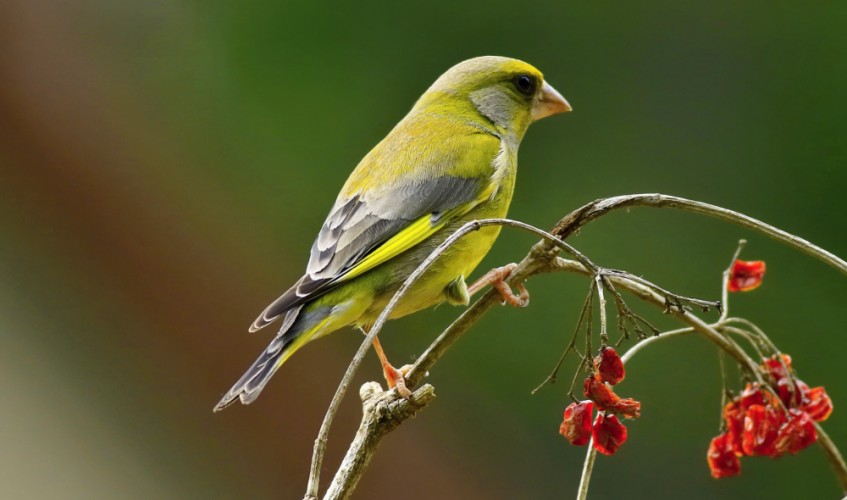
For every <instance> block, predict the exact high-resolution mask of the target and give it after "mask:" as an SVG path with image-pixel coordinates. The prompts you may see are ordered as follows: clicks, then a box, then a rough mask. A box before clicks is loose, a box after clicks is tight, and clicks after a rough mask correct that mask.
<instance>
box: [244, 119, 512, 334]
mask: <svg viewBox="0 0 847 500" xmlns="http://www.w3.org/2000/svg"><path fill="white" fill-rule="evenodd" d="M472 137H473V139H471V140H466V141H461V142H463V143H467V145H465V146H463V147H460V148H461V149H465V148H471V149H469V150H468V151H462V152H459V153H458V155H456V154H454V155H451V156H452V157H454V159H459V160H460V161H473V162H484V163H483V165H484V168H479V167H477V168H476V169H473V168H467V167H468V166H467V165H450V166H449V167H448V166H442V165H437V164H420V165H416V166H414V167H413V168H409V167H407V168H404V169H403V170H405V171H406V172H409V173H413V174H412V175H401V176H399V178H398V179H397V180H396V181H395V182H393V183H388V184H383V185H379V186H372V185H371V186H368V189H356V185H357V182H356V181H357V174H358V177H364V176H365V175H367V176H369V177H368V178H370V179H375V178H379V177H380V174H381V170H383V169H384V168H386V167H385V164H384V163H383V162H379V164H372V165H367V164H365V163H366V161H367V160H368V157H366V158H365V160H363V164H360V165H359V167H357V169H356V171H354V173H353V174H352V175H351V178H350V179H349V180H348V182H347V184H346V185H345V188H344V190H342V193H341V195H339V197H338V200H337V201H336V203H335V205H334V206H333V208H332V210H331V211H330V213H329V216H328V217H327V219H326V221H325V222H324V224H323V227H322V228H321V230H320V232H319V233H318V237H317V238H316V239H315V242H314V244H313V245H312V251H311V257H310V259H309V264H308V266H307V268H306V274H305V275H303V277H302V278H300V279H299V280H298V281H297V283H295V284H294V286H292V287H291V288H290V289H289V290H288V291H286V292H285V293H284V294H283V295H282V296H281V297H279V298H278V299H277V300H275V301H274V302H273V303H272V304H270V305H269V306H268V307H267V308H266V309H265V310H264V312H262V314H261V315H260V316H259V317H258V318H257V319H256V321H255V322H254V323H253V325H252V326H251V327H250V331H256V330H258V329H260V328H263V327H264V326H266V325H268V324H269V323H271V322H273V321H274V320H275V319H277V318H278V317H280V316H281V315H283V314H284V313H285V312H286V311H288V310H289V309H291V308H293V307H296V306H298V305H301V304H303V303H305V302H307V301H309V300H312V299H314V298H316V297H318V296H320V295H322V294H324V293H326V292H327V291H329V290H331V289H332V288H334V287H335V286H336V285H338V284H340V283H343V282H344V281H347V280H349V279H352V278H355V277H356V276H359V275H361V274H363V273H365V272H367V271H369V270H371V269H373V268H375V267H376V266H378V265H380V264H382V263H384V262H386V261H388V260H390V259H392V258H393V257H396V256H397V255H400V254H401V253H403V252H405V251H406V250H408V249H410V248H412V247H414V246H415V245H417V244H419V243H421V242H422V241H424V240H425V239H427V238H428V237H430V236H431V235H432V234H434V233H435V232H436V231H438V230H439V229H441V228H443V227H444V226H445V225H446V224H447V223H449V222H450V221H452V220H455V219H456V218H457V217H460V216H461V215H464V214H465V213H467V212H468V211H470V210H471V209H472V208H473V207H475V206H476V205H477V204H479V203H480V202H482V201H484V200H486V199H488V198H490V197H491V195H492V193H493V191H494V189H496V186H495V185H493V183H492V182H491V180H490V177H491V173H492V170H491V167H490V165H491V162H492V161H493V159H494V157H495V156H496V155H497V153H498V151H499V147H500V146H499V140H498V139H497V138H495V137H493V136H490V135H487V134H475V135H474V136H472ZM454 152H455V151H454ZM369 156H371V155H369ZM386 156H387V157H388V158H387V159H389V160H391V159H394V158H391V157H392V156H393V155H391V154H388V155H386ZM384 159H385V158H384ZM426 160H427V159H426V158H424V159H422V161H423V162H426ZM440 163H444V162H443V158H441V162H440ZM448 163H449V162H448ZM474 170H476V172H477V173H478V174H481V175H468V174H471V173H472V172H473V171H474ZM365 185H367V184H365Z"/></svg>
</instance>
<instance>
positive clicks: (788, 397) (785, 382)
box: [776, 377, 809, 407]
mask: <svg viewBox="0 0 847 500" xmlns="http://www.w3.org/2000/svg"><path fill="white" fill-rule="evenodd" d="M808 391H809V386H808V385H806V383H805V382H803V381H802V380H800V379H796V380H795V379H793V378H792V377H783V378H781V379H779V381H777V383H776V393H777V394H779V399H781V400H782V404H784V405H785V406H788V407H795V406H800V405H801V404H802V403H803V399H804V397H805V396H804V395H805V394H806V393H807V392H808Z"/></svg>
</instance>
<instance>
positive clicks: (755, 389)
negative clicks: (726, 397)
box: [738, 383, 766, 409]
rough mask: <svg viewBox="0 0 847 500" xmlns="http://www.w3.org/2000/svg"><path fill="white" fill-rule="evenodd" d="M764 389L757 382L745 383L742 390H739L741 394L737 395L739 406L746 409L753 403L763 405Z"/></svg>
mask: <svg viewBox="0 0 847 500" xmlns="http://www.w3.org/2000/svg"><path fill="white" fill-rule="evenodd" d="M765 395H766V393H765V391H763V390H762V388H761V387H760V386H759V384H757V383H752V384H747V386H746V387H744V390H743V391H741V395H740V396H739V397H738V401H739V403H740V405H741V408H743V409H747V408H750V407H751V406H753V405H762V406H764V405H765V397H766V396H765Z"/></svg>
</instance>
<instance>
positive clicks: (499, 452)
mask: <svg viewBox="0 0 847 500" xmlns="http://www.w3.org/2000/svg"><path fill="white" fill-rule="evenodd" d="M845 23H847V5H845V4H844V3H843V2H835V1H821V2H813V3H802V2H783V1H777V2H764V1H748V2H740V3H739V2H732V1H728V0H720V1H717V2H705V1H702V2H672V1H667V0H648V1H641V2H629V3H621V2H606V1H600V2H541V3H538V2H536V3H529V4H526V3H524V4H521V3H518V2H507V1H502V0H490V1H487V2H474V3H471V2H465V3H463V2H450V1H440V0H439V1H433V2H426V3H414V2H393V3H385V4H382V3H379V2H368V1H364V2H354V3H350V2H348V3H345V4H338V5H330V4H326V3H320V2H312V3H307V2H300V3H294V2H286V1H270V0H257V1H253V2H223V1H220V0H211V1H204V2H200V1H196V0H169V1H164V0H152V1H148V2H113V1H106V0H85V1H83V2H72V3H69V2H58V1H50V0H47V1H44V2H31V1H27V0H9V1H6V2H4V3H3V4H2V5H0V42H1V43H0V45H2V47H3V50H2V53H0V336H2V340H3V347H2V349H0V367H2V368H0V374H2V376H0V394H2V395H3V401H4V403H3V412H2V416H0V439H2V442H3V446H2V451H0V483H2V484H3V485H4V486H3V487H4V491H5V492H6V493H9V494H10V497H15V498H56V497H63V498H92V497H99V498H201V497H210V498H272V497H273V498H298V497H299V496H300V495H302V492H303V491H304V487H305V480H306V476H307V473H308V465H309V457H310V453H311V446H312V440H313V439H314V436H315V434H316V432H317V430H318V426H319V423H320V418H321V417H322V415H323V412H324V410H325V408H326V405H327V404H328V402H329V399H330V397H331V394H332V393H333V391H334V390H335V387H336V383H337V380H338V379H339V378H340V376H341V374H342V372H343V370H344V369H345V367H346V365H347V361H348V360H349V358H350V357H351V356H352V353H353V352H354V350H355V348H356V346H357V345H358V343H359V341H360V336H359V335H358V334H357V333H354V332H352V331H350V332H345V333H339V334H336V335H334V336H331V337H329V338H327V339H325V340H322V341H320V342H317V343H315V344H312V345H310V346H309V347H308V348H306V349H304V350H303V351H301V353H298V355H297V356H295V357H294V358H293V359H292V360H291V361H290V362H289V363H288V364H286V366H285V367H284V369H282V370H281V372H280V373H279V374H278V375H277V376H276V377H275V379H274V380H273V382H272V383H271V384H270V386H269V388H268V389H267V391H266V392H265V393H264V394H263V395H262V397H261V398H260V400H259V401H258V402H257V403H256V404H254V405H252V406H250V407H236V408H234V409H230V410H228V411H226V412H224V413H223V414H218V415H213V414H212V413H211V408H212V405H213V404H214V403H215V402H216V401H217V400H218V398H219V396H220V395H221V393H222V392H223V391H224V390H225V389H227V388H228V387H229V385H230V384H231V383H232V382H233V380H234V379H235V378H236V377H237V376H239V375H240V374H241V372H242V371H243V369H245V368H246V367H247V366H248V365H249V363H250V362H252V360H253V359H254V357H255V356H256V355H257V354H258V353H259V351H260V350H261V349H262V348H263V347H264V346H265V343H266V342H267V340H268V338H267V334H266V333H265V332H262V333H259V334H256V335H248V334H247V331H246V328H247V326H248V325H249V323H250V322H251V321H252V320H253V318H254V317H255V315H256V314H257V313H258V312H259V311H260V310H261V309H262V308H263V307H264V306H265V304H266V303H267V302H268V301H269V300H271V299H273V298H275V297H276V295H277V294H278V293H279V292H281V291H282V290H284V288H285V287H287V286H288V285H289V284H290V283H291V282H292V281H293V280H295V279H296V278H297V277H298V276H299V275H300V273H301V271H302V269H303V267H304V265H305V261H306V258H307V252H308V249H309V246H310V244H311V239H312V238H313V236H314V235H315V234H316V231H317V229H318V227H319V225H320V223H321V221H322V220H323V218H324V216H325V214H326V211H327V210H328V208H329V206H330V204H331V202H332V200H333V199H334V197H335V195H336V192H337V190H338V189H339V188H340V186H341V184H342V183H343V181H344V179H345V178H346V176H347V174H348V172H349V171H350V170H351V169H352V168H353V166H354V165H355V164H356V162H357V161H358V160H359V158H361V157H362V156H363V155H364V154H365V153H366V152H367V151H368V149H369V148H370V147H371V146H372V145H373V144H375V143H376V142H377V141H378V140H379V139H380V138H381V137H382V136H383V135H384V134H385V133H386V132H387V131H388V130H389V129H390V127H391V126H393V124H394V123H395V122H396V121H398V120H399V119H400V118H401V117H402V116H403V114H404V113H405V112H406V110H407V109H408V108H409V107H410V106H411V105H412V103H413V101H414V99H416V98H417V96H418V95H419V94H420V93H421V92H422V91H423V90H424V89H425V88H426V87H427V86H428V85H429V84H430V83H431V82H432V81H433V80H434V79H435V78H436V77H437V76H438V75H439V74H440V73H441V72H442V71H444V70H445V69H446V68H448V67H449V66H451V65H452V64H454V63H456V62H458V61H460V60H462V59H465V58H468V57H472V56H477V55H483V54H497V55H508V56H513V57H518V58H522V59H525V60H526V61H528V62H531V63H532V64H534V65H536V66H537V67H539V68H540V69H541V70H542V71H543V72H544V73H545V75H546V77H547V78H548V80H549V81H550V82H551V83H552V84H553V85H554V86H555V87H556V88H557V89H559V90H560V91H561V92H562V93H563V94H564V95H565V96H566V97H567V98H568V99H569V101H570V102H571V104H572V105H573V106H574V109H575V111H574V112H573V113H570V114H568V115H564V116H561V117H555V118H553V119H550V120H545V121H544V122H541V123H539V124H537V125H535V126H534V127H533V128H532V129H531V130H530V132H529V134H528V135H527V138H526V140H525V141H524V144H523V146H522V151H521V158H520V173H519V178H518V186H517V193H516V195H515V199H514V203H513V209H512V211H511V215H512V216H513V217H515V218H518V219H521V220H524V221H527V222H529V223H532V224H535V225H538V226H541V227H550V226H552V225H553V223H554V222H555V221H556V220H557V219H558V218H559V217H560V216H562V215H564V214H565V213H567V212H568V211H569V210H570V209H572V208H575V207H576V206H578V205H581V204H582V203H584V202H586V201H589V200H592V199H594V198H598V197H602V196H609V195H614V194H623V193H634V192H664V193H668V194H676V195H680V196H685V197H689V198H694V199H699V200H702V201H707V202H711V203H715V204H719V205H723V206H726V207H728V208H732V209H735V210H739V211H742V212H745V213H747V214H749V215H752V216H754V217H758V218H760V219H763V220H765V221H767V222H770V223H772V224H774V225H777V226H779V227H781V228H783V229H786V230H788V231H792V232H794V233H796V234H799V235H800V236H803V237H805V238H807V239H809V240H811V241H813V242H815V243H817V244H819V245H821V246H823V247H825V248H827V249H829V250H831V251H833V252H835V253H836V254H839V255H841V256H845V255H847V237H845V225H844V219H845V216H847V209H845V205H844V200H843V196H844V189H845V186H847V168H845V167H847V138H846V137H847V136H846V135H845V134H847V132H845V130H847V129H845V125H847V120H845V109H847V92H845V89H847V31H845V30H844V26H845ZM741 237H745V238H748V239H749V240H750V244H749V246H748V249H747V250H746V252H745V256H746V257H748V258H761V259H765V260H767V262H768V275H767V277H766V281H765V284H764V286H763V287H762V288H761V289H760V290H758V291H756V292H755V293H752V294H746V295H743V296H739V297H734V300H733V303H732V304H731V306H732V307H733V310H734V312H736V313H738V314H742V315H745V316H748V317H750V318H752V319H754V320H755V321H757V322H758V323H759V324H760V325H761V326H762V327H763V328H764V329H765V330H766V331H767V332H768V333H769V334H770V335H771V337H772V338H773V339H774V340H775V341H776V342H777V343H778V344H779V345H780V346H781V347H782V348H783V349H784V350H785V351H787V352H789V353H791V354H792V355H793V356H794V361H795V366H796V367H797V369H798V372H799V374H800V376H801V377H802V378H803V379H805V380H806V381H807V382H809V383H810V384H812V385H819V384H824V385H826V386H827V389H828V391H829V393H830V395H831V396H832V397H833V400H834V401H835V406H836V409H835V413H834V414H833V416H832V418H831V419H830V421H829V422H827V423H826V428H827V429H828V430H829V432H830V433H831V435H832V438H833V439H834V440H835V442H836V443H838V444H840V445H841V446H842V447H844V446H847V425H845V422H847V406H845V402H847V383H845V377H844V374H843V366H844V362H843V351H844V346H845V342H847V341H845V333H847V332H844V322H843V319H842V316H843V313H844V311H845V306H844V299H845V297H847V281H845V279H844V277H843V276H839V275H837V274H836V273H835V272H834V271H832V270H830V269H828V268H826V267H825V266H824V265H823V264H820V263H818V262H814V261H812V260H811V259H809V258H807V257H805V256H802V255H799V254H796V253H793V252H791V251H789V250H787V249H786V248H784V247H782V246H779V245H778V244H776V243H773V242H770V241H767V240H765V239H763V238H762V237H759V236H755V235H751V234H750V233H748V232H746V231H743V230H741V229H739V228H736V227H730V226H727V225H726V224H724V223H720V222H716V221H712V220H705V219H702V218H698V217H696V216H693V215H690V214H681V213H669V212H665V211H657V210H651V209H637V210H633V211H631V212H630V213H617V214H615V215H612V216H609V217H608V218H606V219H603V220H601V221H599V222H597V223H596V224H592V225H591V226H589V227H588V228H587V229H585V230H584V231H583V232H582V234H580V235H579V236H578V237H576V238H574V239H573V240H572V243H573V244H575V245H577V246H578V248H580V249H581V250H583V251H584V252H585V253H587V254H588V255H589V256H591V258H592V259H594V260H595V261H596V262H598V263H600V264H602V265H605V266H610V267H619V268H623V269H627V270H629V271H631V272H633V273H636V274H640V275H643V276H645V277H648V278H649V279H651V280H653V281H655V282H657V283H660V284H662V285H663V286H666V287H668V288H670V289H672V290H675V291H677V292H680V293H683V294H686V295H692V296H698V297H703V298H717V297H718V293H719V273H720V271H721V269H722V268H723V267H724V266H725V264H726V262H727V259H728V258H729V257H730V255H731V252H732V251H733V249H734V248H735V243H736V241H737V239H739V238H741ZM532 242H533V239H532V238H529V237H527V236H526V235H524V234H518V233H513V232H509V231H504V233H503V235H502V236H501V239H500V240H499V242H498V243H497V245H496V246H495V249H494V251H493V252H492V253H491V254H490V256H489V257H488V258H487V259H486V261H485V263H484V264H483V267H487V266H493V265H499V264H502V263H505V262H508V261H514V260H517V259H520V258H521V257H522V256H523V255H524V254H525V252H526V250H527V249H528V247H529V245H530V244H531V243H532ZM585 287H586V283H585V280H584V279H582V278H578V277H573V276H549V277H542V278H538V279H535V280H533V281H531V282H530V283H529V288H530V290H531V292H532V294H533V295H532V300H533V302H532V305H531V307H530V308H529V309H526V310H515V309H509V308H504V309H500V310H496V311H494V312H493V313H492V314H490V315H489V316H488V317H487V318H486V319H485V320H484V321H483V322H482V323H481V324H479V325H478V326H477V328H475V329H474V331H472V333H471V334H469V335H468V336H467V337H466V338H465V339H463V340H462V341H461V342H460V343H459V344H458V345H457V346H456V347H455V349H454V350H453V351H451V352H450V353H449V354H448V355H447V357H445V358H444V359H443V360H442V362H440V363H439V364H438V365H437V367H436V369H435V370H433V372H432V373H431V376H430V381H431V382H432V383H433V384H434V385H435V386H436V390H437V393H438V400H437V402H436V404H434V405H433V406H432V407H430V408H429V409H427V411H426V412H425V413H424V414H423V415H422V416H421V417H420V418H418V419H417V420H415V421H413V422H410V423H407V424H406V425H404V426H403V427H402V428H401V429H400V430H399V432H397V433H395V434H393V435H391V436H389V437H388V438H387V439H386V440H385V442H384V445H383V447H382V448H381V450H380V452H379V454H378V456H377V458H376V460H375V462H374V463H373V465H372V467H371V469H370V471H369V473H368V474H367V476H366V477H365V478H364V480H363V482H362V483H361V486H360V491H359V496H360V497H361V498H387V497H389V496H390V495H393V496H396V495H399V494H402V495H403V496H404V497H405V498H410V499H415V498H504V499H505V498H563V497H564V498H568V497H570V496H571V495H573V494H574V492H575V490H576V484H577V481H578V476H579V468H580V466H581V462H582V456H583V450H581V449H574V448H571V447H570V446H569V445H568V444H567V443H566V442H565V441H564V440H563V439H562V438H561V437H559V436H558V435H557V429H558V424H559V420H560V417H561V411H562V409H563V408H564V406H565V391H566V387H565V384H558V385H555V386H552V387H548V388H547V389H545V390H544V391H542V392H541V393H540V394H539V395H536V396H532V397H531V396H530V395H529V391H530V389H531V388H532V387H534V386H535V385H537V383H538V382H540V381H541V380H542V379H543V377H544V376H545V375H546V373H547V372H548V370H549V368H550V367H551V366H552V363H553V362H554V361H555V359H556V357H557V355H558V352H559V349H560V348H561V347H562V346H563V345H564V343H565V341H566V337H567V335H568V334H569V332H570V328H571V325H572V324H573V321H574V320H575V318H576V314H577V312H578V309H579V306H580V304H581V300H582V294H583V293H584V290H585ZM458 312H459V310H458V309H455V308H451V307H448V306H443V307H440V308H438V309H437V310H435V311H427V312H423V313H420V314H418V315H415V316H413V317H411V318H408V319H404V320H401V321H396V322H393V323H391V324H389V325H388V328H387V329H386V333H385V335H384V337H383V343H384V345H385V346H386V349H387V350H388V353H389V355H391V356H392V358H393V359H397V360H402V359H410V358H411V357H412V356H413V355H414V354H415V353H419V352H421V350H422V349H423V348H424V347H425V346H426V345H428V344H429V342H430V341H431V339H432V338H433V337H434V335H436V334H437V333H438V331H440V328H442V327H443V326H444V325H446V324H447V323H448V322H449V321H450V319H451V318H452V317H454V316H455V315H456V314H457V313H458ZM657 321H659V322H660V323H661V324H663V325H665V326H669V325H670V324H671V323H669V322H667V321H665V319H664V318H661V317H659V318H657ZM714 351H715V350H714V349H713V348H712V347H711V346H710V345H708V344H707V343H706V342H705V341H704V340H701V339H699V338H688V339H683V340H677V341H673V342H668V343H667V344H664V345H661V346H659V347H657V348H655V349H651V350H649V351H647V352H645V353H644V354H643V355H640V356H639V357H638V358H636V359H635V361H634V362H633V364H632V365H631V366H630V368H629V376H628V378H627V381H626V382H625V383H624V384H625V386H626V387H625V390H624V389H623V388H622V389H621V390H622V391H624V392H626V394H627V395H631V396H633V397H636V398H638V399H639V400H641V401H642V402H643V405H644V406H643V417H642V418H641V419H640V420H639V421H638V422H635V423H633V424H632V425H630V426H629V428H630V441H629V442H628V443H627V444H626V446H625V447H624V448H623V449H622V450H621V451H620V452H619V454H618V456H615V457H614V458H612V459H607V458H606V457H601V458H600V459H599V460H598V464H597V469H596V473H595V480H594V483H593V485H592V496H593V498H617V497H618V496H620V495H621V494H623V493H626V496H627V498H633V499H634V498H657V497H658V498H676V497H684V498H692V499H694V498H704V499H705V498H717V497H720V498H764V497H768V498H801V497H802V498H835V497H836V496H837V494H838V490H837V486H836V483H835V481H834V479H833V477H832V476H831V474H830V472H829V470H828V465H827V464H826V462H825V460H824V458H823V455H822V453H821V452H820V450H818V449H817V448H813V449H812V450H811V451H807V452H805V453H803V454H801V455H799V456H796V457H786V458H783V459H780V460H778V461H768V460H747V461H745V462H744V463H743V473H742V476H741V477H740V478H735V479H728V480H723V481H714V480H712V479H711V477H709V473H708V468H707V467H706V463H705V453H706V447H707V445H708V442H709V439H710V438H711V436H712V435H714V434H715V433H716V431H717V425H718V419H719V408H718V405H719V400H720V399H719V398H720V381H719V371H718V363H717V356H716V355H715V352H714ZM568 370H569V369H568ZM379 376H380V371H379V369H378V364H377V362H376V360H375V357H372V359H369V360H368V362H366V364H365V367H364V369H363V370H362V373H360V374H359V376H358V379H357V382H358V383H360V382H363V381H365V380H369V379H376V378H378V377H379ZM358 383H357V385H358ZM358 420H359V409H358V404H357V402H356V401H355V398H350V399H349V400H348V401H347V402H346V403H345V405H344V407H343V411H342V414H341V416H340V418H339V419H337V424H336V427H335V428H334V431H333V433H332V435H331V436H330V453H329V456H328V461H327V464H328V466H329V467H330V468H332V466H333V465H334V464H335V463H337V460H338V458H339V456H340V453H341V452H342V449H343V448H344V447H345V446H346V442H347V439H348V438H349V436H350V434H351V432H352V430H353V429H354V428H355V427H356V425H357V423H358ZM330 473H331V471H330V470H327V472H326V473H325V474H327V476H325V480H326V481H328V480H329V474H330ZM423 484H425V485H426V486H427V487H428V488H430V489H429V490H427V493H426V494H425V493H423V489H422V488H421V485H423Z"/></svg>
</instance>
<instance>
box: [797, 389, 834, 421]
mask: <svg viewBox="0 0 847 500" xmlns="http://www.w3.org/2000/svg"><path fill="white" fill-rule="evenodd" d="M803 396H804V397H803V403H802V404H801V405H800V409H801V410H802V411H804V412H806V413H808V414H809V416H810V417H811V418H812V419H813V420H814V421H815V422H823V421H824V420H826V419H827V418H829V415H830V413H832V400H831V399H830V398H829V395H828V394H827V393H826V389H824V388H823V386H820V387H815V388H813V389H807V390H806V391H805V392H804V394H803Z"/></svg>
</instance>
